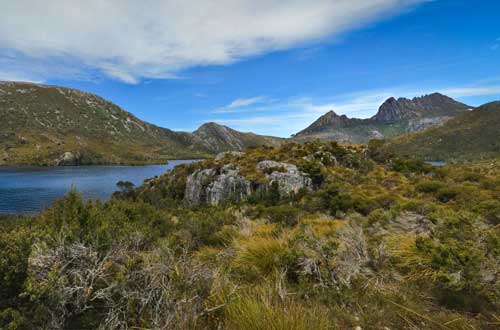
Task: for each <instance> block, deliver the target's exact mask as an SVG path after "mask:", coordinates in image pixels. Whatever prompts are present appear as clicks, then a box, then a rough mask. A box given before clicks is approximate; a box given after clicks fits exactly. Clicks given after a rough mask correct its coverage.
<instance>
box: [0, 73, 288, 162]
mask: <svg viewBox="0 0 500 330" xmlns="http://www.w3.org/2000/svg"><path fill="white" fill-rule="evenodd" d="M0 116H1V118H2V121H0V165H14V164H16V165H20V164H24V165H27V164H30V165H33V164H36V165H58V164H59V165H79V164H150V163H163V162H165V161H167V160H168V159H182V158H184V159H185V158H205V157H208V156H211V155H214V154H216V153H218V152H221V151H228V150H244V149H246V148H248V147H252V146H259V145H264V144H265V145H278V144H280V143H281V142H282V141H283V139H280V138H274V137H267V136H260V135H256V134H253V133H242V132H238V131H235V130H232V129H230V128H228V127H225V126H222V125H218V124H215V123H208V124H205V125H203V126H201V127H200V128H199V129H198V130H196V131H195V132H193V133H188V132H176V131H172V130H170V129H167V128H162V127H158V126H155V125H153V124H150V123H147V122H144V121H142V120H140V119H138V118H137V117H135V116H134V115H132V114H131V113H129V112H126V111H124V110H123V109H121V108H120V107H118V106H117V105H115V104H113V103H111V102H109V101H107V100H105V99H103V98H101V97H99V96H97V95H94V94H91V93H86V92H83V91H80V90H76V89H71V88H63V87H57V86H48V85H42V84H32V83H21V82H2V83H0Z"/></svg>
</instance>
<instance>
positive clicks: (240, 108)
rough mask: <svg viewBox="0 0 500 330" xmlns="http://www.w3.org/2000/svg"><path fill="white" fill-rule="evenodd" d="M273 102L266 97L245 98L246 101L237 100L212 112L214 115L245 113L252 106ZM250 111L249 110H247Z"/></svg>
mask: <svg viewBox="0 0 500 330" xmlns="http://www.w3.org/2000/svg"><path fill="white" fill-rule="evenodd" d="M271 101H272V100H270V99H269V98H267V97H266V96H256V97H251V98H245V99H236V100H234V101H232V102H231V103H229V104H228V105H226V106H223V107H221V108H218V109H215V110H214V111H212V112H213V113H236V112H245V108H248V107H250V106H252V105H256V104H262V103H269V102H271ZM251 110H252V111H255V110H256V109H255V108H252V109H251ZM247 111H248V109H247Z"/></svg>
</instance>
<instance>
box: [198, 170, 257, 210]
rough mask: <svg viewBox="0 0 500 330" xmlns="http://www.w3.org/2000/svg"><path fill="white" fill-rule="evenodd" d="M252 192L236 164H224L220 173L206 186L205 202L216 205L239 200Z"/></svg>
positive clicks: (248, 182)
mask: <svg viewBox="0 0 500 330" xmlns="http://www.w3.org/2000/svg"><path fill="white" fill-rule="evenodd" d="M251 194H252V186H251V184H250V181H248V180H246V179H245V177H243V176H242V175H241V174H240V172H239V169H238V167H237V166H235V165H233V164H227V165H224V167H223V168H222V169H221V173H220V175H219V176H217V178H216V179H215V180H214V181H213V182H212V183H210V184H209V185H208V187H207V202H208V203H209V204H212V205H218V204H220V203H221V202H225V201H234V202H241V201H243V200H244V199H245V198H246V197H248V196H249V195H251Z"/></svg>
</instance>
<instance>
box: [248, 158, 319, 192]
mask: <svg viewBox="0 0 500 330" xmlns="http://www.w3.org/2000/svg"><path fill="white" fill-rule="evenodd" d="M257 169H258V170H259V171H261V172H262V173H265V174H266V177H267V179H268V180H269V185H270V186H272V185H273V184H274V183H276V184H277V185H278V190H279V193H280V195H282V196H285V195H289V194H291V193H297V192H299V191H300V190H301V189H304V188H305V189H309V188H311V186H312V181H311V179H310V178H309V177H308V176H307V175H306V174H305V173H302V172H301V171H299V169H298V168H297V166H295V165H292V164H287V163H280V162H275V161H272V160H264V161H261V162H259V163H258V164H257Z"/></svg>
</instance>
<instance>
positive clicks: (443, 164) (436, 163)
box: [426, 160, 446, 166]
mask: <svg viewBox="0 0 500 330" xmlns="http://www.w3.org/2000/svg"><path fill="white" fill-rule="evenodd" d="M426 163H427V164H431V165H434V166H445V165H446V162H443V161H432V160H428V161H426Z"/></svg>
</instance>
